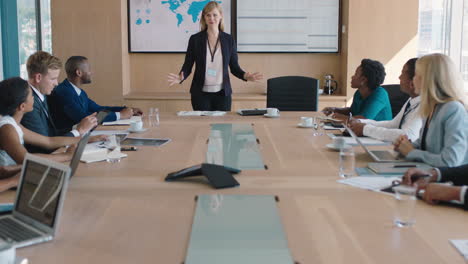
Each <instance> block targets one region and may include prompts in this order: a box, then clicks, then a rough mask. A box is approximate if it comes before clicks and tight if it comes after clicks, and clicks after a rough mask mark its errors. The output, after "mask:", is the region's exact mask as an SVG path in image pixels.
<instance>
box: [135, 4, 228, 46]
mask: <svg viewBox="0 0 468 264" xmlns="http://www.w3.org/2000/svg"><path fill="white" fill-rule="evenodd" d="M209 2H210V0H130V1H129V9H130V10H129V15H130V16H129V26H130V28H129V29H130V40H131V50H132V51H136V52H138V51H142V52H147V51H149V52H151V51H153V52H154V51H156V52H158V51H161V52H174V51H175V52H183V51H185V50H186V48H187V44H188V39H189V37H190V36H191V35H193V34H195V33H197V32H199V31H200V19H201V14H202V11H203V8H204V7H205V6H206V4H208V3H209ZM216 2H217V3H219V4H220V5H221V7H222V8H223V14H224V21H229V23H226V22H225V23H224V24H225V30H226V32H228V33H229V32H230V19H231V0H219V1H216Z"/></svg>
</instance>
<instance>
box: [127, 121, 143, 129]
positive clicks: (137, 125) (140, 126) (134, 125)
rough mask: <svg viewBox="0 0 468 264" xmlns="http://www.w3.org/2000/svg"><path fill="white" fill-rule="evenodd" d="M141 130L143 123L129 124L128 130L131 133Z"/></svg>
mask: <svg viewBox="0 0 468 264" xmlns="http://www.w3.org/2000/svg"><path fill="white" fill-rule="evenodd" d="M142 129H143V122H142V121H140V120H139V121H133V122H131V123H130V130H133V131H140V130H142Z"/></svg>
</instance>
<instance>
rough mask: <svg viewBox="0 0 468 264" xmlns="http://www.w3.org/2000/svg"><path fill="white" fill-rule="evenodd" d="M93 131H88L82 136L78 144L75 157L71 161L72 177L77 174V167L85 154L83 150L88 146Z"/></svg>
mask: <svg viewBox="0 0 468 264" xmlns="http://www.w3.org/2000/svg"><path fill="white" fill-rule="evenodd" d="M90 135H91V133H87V134H86V135H84V136H83V138H81V140H80V142H78V145H77V146H76V149H75V153H73V158H72V159H71V161H70V169H71V172H70V177H72V176H73V175H74V174H75V171H76V169H77V168H78V164H79V163H80V159H81V155H83V151H84V149H85V148H86V144H88V140H89V136H90Z"/></svg>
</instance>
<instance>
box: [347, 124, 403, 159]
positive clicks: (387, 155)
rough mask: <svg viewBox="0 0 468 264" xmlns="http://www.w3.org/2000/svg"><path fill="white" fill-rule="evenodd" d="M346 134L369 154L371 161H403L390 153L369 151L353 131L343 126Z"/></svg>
mask: <svg viewBox="0 0 468 264" xmlns="http://www.w3.org/2000/svg"><path fill="white" fill-rule="evenodd" d="M345 127H346V130H347V131H348V133H349V134H350V135H351V136H352V137H353V138H354V140H356V142H357V143H358V144H359V145H360V146H361V147H362V148H363V149H364V150H365V151H366V152H367V154H369V155H370V156H371V157H372V159H374V160H375V161H377V162H403V161H404V160H402V159H400V158H398V157H395V155H393V154H392V153H391V152H390V151H387V150H369V148H367V146H366V145H364V144H363V143H362V141H361V140H360V139H359V137H358V136H357V135H356V134H354V132H353V130H352V129H350V128H349V127H347V126H345Z"/></svg>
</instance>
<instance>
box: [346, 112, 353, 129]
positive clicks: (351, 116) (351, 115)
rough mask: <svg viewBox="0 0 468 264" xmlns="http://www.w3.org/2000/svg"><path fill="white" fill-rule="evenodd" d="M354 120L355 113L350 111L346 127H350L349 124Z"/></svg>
mask: <svg viewBox="0 0 468 264" xmlns="http://www.w3.org/2000/svg"><path fill="white" fill-rule="evenodd" d="M352 118H353V113H351V111H349V116H348V120H347V121H346V126H348V123H349V122H350V121H351V119H352Z"/></svg>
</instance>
